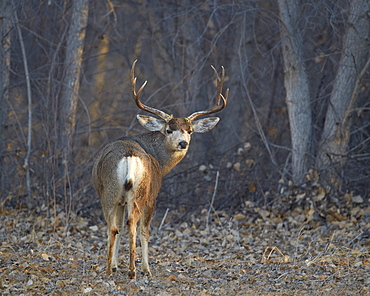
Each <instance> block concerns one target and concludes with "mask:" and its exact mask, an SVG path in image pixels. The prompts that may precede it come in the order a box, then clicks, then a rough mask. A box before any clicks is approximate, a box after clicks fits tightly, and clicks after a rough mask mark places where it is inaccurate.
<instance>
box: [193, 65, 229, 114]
mask: <svg viewBox="0 0 370 296" xmlns="http://www.w3.org/2000/svg"><path fill="white" fill-rule="evenodd" d="M211 67H212V69H213V71H214V72H215V74H216V79H217V95H216V105H215V106H213V107H212V108H210V109H208V110H204V111H198V112H195V113H193V114H191V115H190V116H189V117H188V119H189V121H193V120H194V119H196V118H198V117H200V116H203V115H208V114H212V113H216V112H219V111H221V110H222V109H224V108H225V107H226V104H227V99H228V97H229V89H227V90H226V92H225V96H224V95H223V94H222V85H223V84H224V81H225V68H224V67H223V66H221V69H222V72H221V78H220V76H219V75H218V73H217V70H216V69H215V67H213V66H211ZM221 99H222V105H220V100H221Z"/></svg>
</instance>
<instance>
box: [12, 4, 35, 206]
mask: <svg viewBox="0 0 370 296" xmlns="http://www.w3.org/2000/svg"><path fill="white" fill-rule="evenodd" d="M13 7H14V19H15V26H16V27H17V32H18V37H19V43H20V45H21V51H22V58H23V65H24V73H25V76H26V84H27V98H28V134H27V154H26V157H25V159H24V166H23V167H24V168H25V170H26V183H27V194H28V198H29V200H31V198H32V195H31V180H30V168H29V161H30V157H31V143H32V92H31V82H30V73H29V71H28V62H27V55H26V49H25V46H24V42H23V36H22V30H21V28H20V26H19V20H18V15H17V11H16V7H15V4H14V1H13Z"/></svg>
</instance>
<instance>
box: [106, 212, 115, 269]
mask: <svg viewBox="0 0 370 296" xmlns="http://www.w3.org/2000/svg"><path fill="white" fill-rule="evenodd" d="M106 220H107V224H108V250H107V270H106V273H107V275H110V274H111V273H112V263H113V262H112V261H113V254H114V249H115V245H116V241H117V238H118V228H117V225H116V210H115V209H114V210H113V211H112V213H111V214H110V215H109V216H107V217H106Z"/></svg>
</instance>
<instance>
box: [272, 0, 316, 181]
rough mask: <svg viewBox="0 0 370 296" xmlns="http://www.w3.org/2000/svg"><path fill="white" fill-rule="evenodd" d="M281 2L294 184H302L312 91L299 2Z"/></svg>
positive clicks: (309, 127) (284, 0) (306, 153)
mask: <svg viewBox="0 0 370 296" xmlns="http://www.w3.org/2000/svg"><path fill="white" fill-rule="evenodd" d="M278 3H279V9H280V19H281V23H280V34H281V47H282V52H283V58H284V84H285V90H286V104H287V107H288V113H289V125H290V135H291V142H292V173H293V182H294V183H295V184H299V183H301V182H302V181H303V180H304V175H305V173H306V172H307V170H308V153H309V148H310V145H309V144H310V141H311V125H312V115H311V104H310V91H309V83H308V78H307V73H306V69H305V66H304V62H303V41H302V37H301V32H300V31H299V28H298V19H299V11H298V9H299V2H298V1H290V0H279V1H278Z"/></svg>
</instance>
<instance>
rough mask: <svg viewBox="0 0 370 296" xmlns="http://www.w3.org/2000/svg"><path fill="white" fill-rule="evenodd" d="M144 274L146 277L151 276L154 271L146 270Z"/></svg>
mask: <svg viewBox="0 0 370 296" xmlns="http://www.w3.org/2000/svg"><path fill="white" fill-rule="evenodd" d="M142 274H143V275H144V276H146V277H151V276H152V273H151V272H150V270H145V271H143V272H142Z"/></svg>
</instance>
